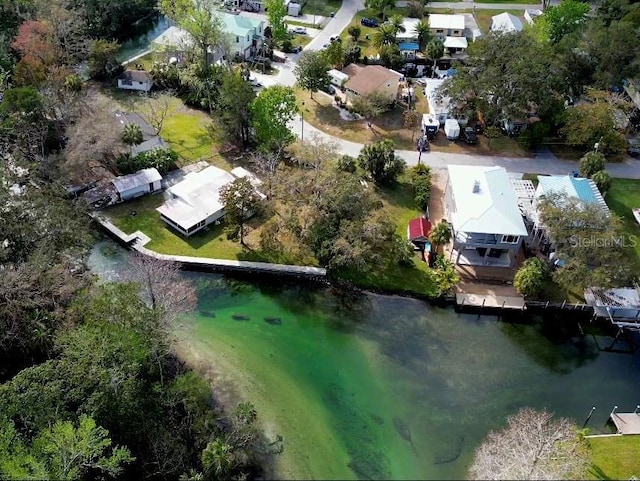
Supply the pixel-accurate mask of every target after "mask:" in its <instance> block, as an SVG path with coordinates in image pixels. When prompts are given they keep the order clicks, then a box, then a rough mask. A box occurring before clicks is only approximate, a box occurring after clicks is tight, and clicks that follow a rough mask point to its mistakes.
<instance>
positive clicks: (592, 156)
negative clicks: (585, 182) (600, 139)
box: [580, 152, 605, 178]
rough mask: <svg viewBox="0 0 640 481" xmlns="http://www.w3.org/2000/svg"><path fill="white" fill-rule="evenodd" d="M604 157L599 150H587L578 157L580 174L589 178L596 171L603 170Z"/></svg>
mask: <svg viewBox="0 0 640 481" xmlns="http://www.w3.org/2000/svg"><path fill="white" fill-rule="evenodd" d="M604 164H605V158H604V155H602V154H601V153H600V152H587V153H586V154H584V155H583V156H582V158H581V159H580V175H581V176H582V177H588V178H591V176H592V175H593V174H595V173H596V172H600V171H601V170H604Z"/></svg>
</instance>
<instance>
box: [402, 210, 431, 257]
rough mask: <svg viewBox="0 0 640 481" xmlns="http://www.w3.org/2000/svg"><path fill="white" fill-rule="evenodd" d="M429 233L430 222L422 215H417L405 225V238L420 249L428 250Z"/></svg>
mask: <svg viewBox="0 0 640 481" xmlns="http://www.w3.org/2000/svg"><path fill="white" fill-rule="evenodd" d="M429 234H431V222H430V221H429V219H425V218H424V217H417V218H415V219H411V220H410V221H409V225H407V238H408V239H409V241H411V243H412V244H413V245H414V247H415V248H417V249H420V250H430V248H431V243H430V242H429Z"/></svg>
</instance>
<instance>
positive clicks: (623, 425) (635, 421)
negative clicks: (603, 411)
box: [610, 406, 640, 435]
mask: <svg viewBox="0 0 640 481" xmlns="http://www.w3.org/2000/svg"><path fill="white" fill-rule="evenodd" d="M616 408H617V406H616V407H615V408H614V409H613V411H611V415H610V418H611V421H612V422H613V424H614V425H615V427H616V430H617V431H618V434H622V435H629V434H636V435H637V434H640V413H638V409H637V408H636V410H635V411H634V412H632V413H617V412H616Z"/></svg>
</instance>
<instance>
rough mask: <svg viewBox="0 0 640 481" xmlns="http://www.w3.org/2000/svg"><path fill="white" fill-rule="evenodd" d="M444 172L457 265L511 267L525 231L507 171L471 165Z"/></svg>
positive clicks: (451, 167)
mask: <svg viewBox="0 0 640 481" xmlns="http://www.w3.org/2000/svg"><path fill="white" fill-rule="evenodd" d="M447 170H448V173H449V178H448V181H447V186H446V189H445V210H446V215H447V218H448V220H449V222H450V223H451V227H452V233H453V250H452V257H455V262H456V264H461V265H475V266H495V267H511V266H513V264H514V262H515V259H516V255H517V253H518V251H519V250H520V248H521V246H522V242H523V240H524V239H525V238H526V237H527V236H528V231H527V228H526V226H525V224H524V220H523V217H522V213H521V211H520V208H519V207H518V200H517V197H516V193H515V191H514V187H513V185H512V182H511V179H510V177H509V175H508V174H507V171H506V170H505V169H504V168H502V167H482V166H471V165H449V166H448V167H447Z"/></svg>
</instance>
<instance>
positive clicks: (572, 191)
mask: <svg viewBox="0 0 640 481" xmlns="http://www.w3.org/2000/svg"><path fill="white" fill-rule="evenodd" d="M550 193H561V194H565V195H567V196H568V197H573V198H576V199H580V200H581V201H583V202H586V203H588V204H598V205H599V206H600V207H601V208H602V209H603V210H604V211H605V212H609V207H608V206H607V203H606V202H605V201H604V198H603V197H602V194H600V191H599V190H598V187H597V186H596V184H595V182H594V181H593V180H591V179H585V178H583V177H573V176H570V175H540V176H538V189H537V191H536V197H540V196H543V195H546V194H550Z"/></svg>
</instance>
